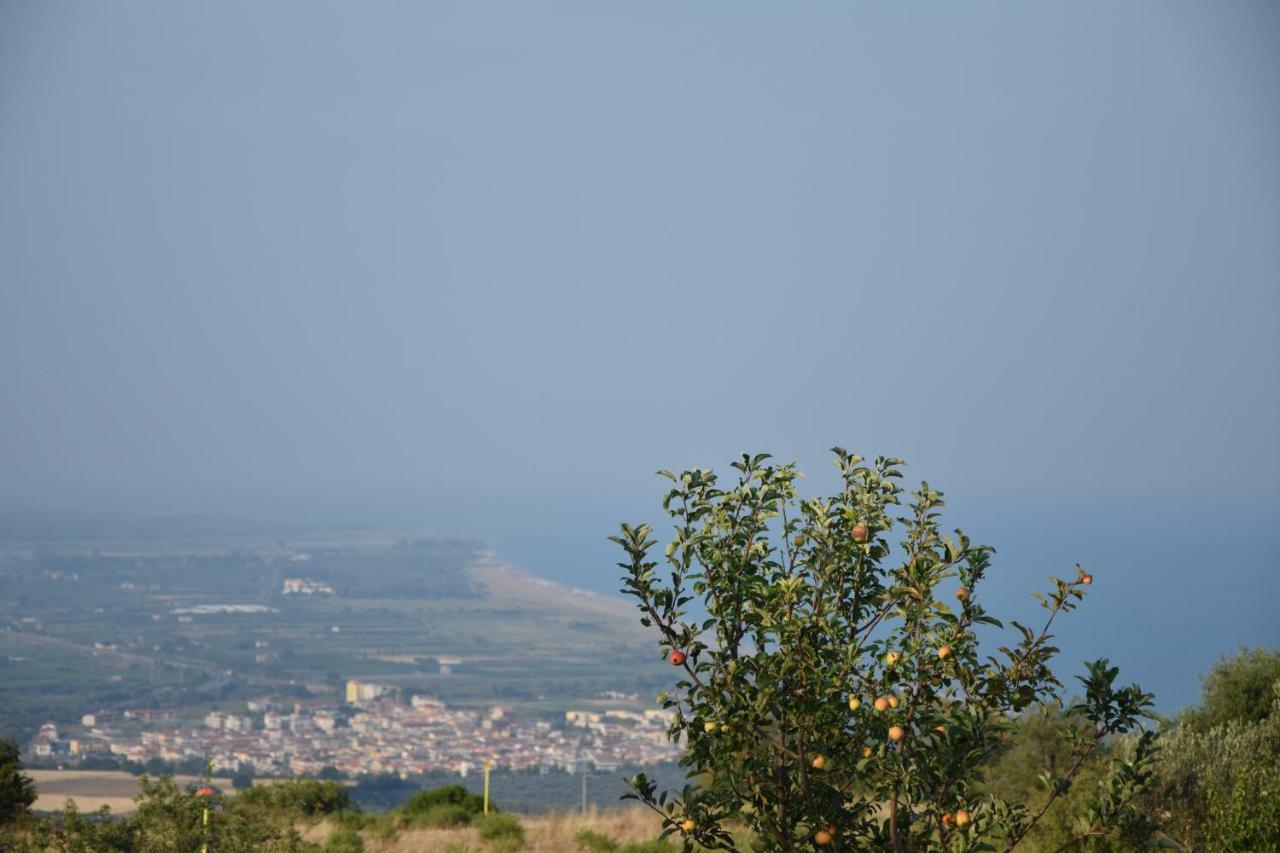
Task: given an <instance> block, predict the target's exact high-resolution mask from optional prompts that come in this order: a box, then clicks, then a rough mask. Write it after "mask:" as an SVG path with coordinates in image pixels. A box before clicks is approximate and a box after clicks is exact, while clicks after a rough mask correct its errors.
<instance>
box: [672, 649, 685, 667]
mask: <svg viewBox="0 0 1280 853" xmlns="http://www.w3.org/2000/svg"><path fill="white" fill-rule="evenodd" d="M684 658H685V654H684V652H682V651H680V650H679V649H673V650H672V652H671V665H672V666H680V665H681V664H683V663H684Z"/></svg>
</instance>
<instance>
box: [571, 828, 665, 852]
mask: <svg viewBox="0 0 1280 853" xmlns="http://www.w3.org/2000/svg"><path fill="white" fill-rule="evenodd" d="M573 843H574V844H576V845H577V846H578V849H580V850H586V851H590V853H675V849H676V848H675V847H673V846H672V845H671V844H669V843H667V842H666V841H662V840H654V841H628V842H626V843H625V844H622V843H619V842H618V841H617V840H616V839H614V838H613V837H612V836H610V835H606V834H605V833H603V832H596V831H595V830H594V829H582V830H579V831H578V832H577V834H575V835H574V836H573Z"/></svg>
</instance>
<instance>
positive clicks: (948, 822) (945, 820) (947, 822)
mask: <svg viewBox="0 0 1280 853" xmlns="http://www.w3.org/2000/svg"><path fill="white" fill-rule="evenodd" d="M955 822H956V816H955V815H953V814H952V813H951V812H947V813H946V814H944V815H943V816H942V825H943V826H946V827H951V826H954V825H955Z"/></svg>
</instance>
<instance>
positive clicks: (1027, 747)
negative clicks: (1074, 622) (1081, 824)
mask: <svg viewBox="0 0 1280 853" xmlns="http://www.w3.org/2000/svg"><path fill="white" fill-rule="evenodd" d="M1067 716H1068V712H1067V711H1066V710H1065V709H1064V708H1063V707H1062V705H1060V704H1057V703H1049V704H1044V705H1037V706H1035V707H1034V708H1031V709H1028V710H1027V711H1026V712H1025V713H1024V714H1023V715H1022V716H1021V718H1020V719H1019V721H1018V725H1017V726H1016V728H1014V730H1013V731H1012V732H1011V733H1010V735H1009V737H1008V739H1007V740H1006V741H1005V742H1004V743H1003V744H1001V746H1000V748H999V749H998V751H997V752H996V754H995V755H994V756H993V757H992V759H991V760H990V761H989V762H988V763H987V764H986V765H985V766H984V767H983V769H982V778H983V782H982V784H981V786H980V788H981V790H983V791H985V792H989V793H991V794H994V795H995V796H997V797H999V798H1001V799H1003V800H1006V801H1011V802H1028V801H1031V800H1033V799H1034V798H1035V797H1036V796H1037V795H1038V794H1039V793H1040V792H1041V791H1042V790H1043V789H1044V783H1043V782H1041V780H1040V776H1041V774H1043V773H1046V772H1048V773H1058V772H1061V771H1062V770H1063V769H1065V768H1066V767H1068V766H1069V764H1070V761H1071V754H1072V748H1071V743H1070V742H1069V741H1068V740H1067V739H1065V738H1063V737H1062V733H1063V732H1064V731H1066V730H1068V729H1069V727H1070V726H1071V725H1078V724H1079V722H1080V721H1079V720H1068V719H1065V718H1066V717H1067ZM1112 749H1113V745H1111V744H1106V743H1104V744H1102V745H1100V746H1099V748H1098V749H1097V750H1095V751H1094V753H1093V755H1091V756H1090V757H1089V758H1087V759H1086V760H1085V761H1084V763H1083V764H1082V765H1081V767H1080V770H1079V771H1078V772H1077V774H1076V779H1075V782H1074V784H1072V786H1071V788H1070V790H1068V791H1067V792H1066V793H1064V794H1062V795H1061V796H1059V797H1058V799H1057V800H1055V801H1054V802H1053V804H1052V805H1050V807H1049V808H1048V810H1047V811H1046V812H1045V814H1044V817H1042V818H1041V819H1040V822H1039V823H1038V824H1037V825H1036V826H1035V828H1034V829H1032V831H1031V832H1029V833H1028V834H1027V837H1026V840H1025V841H1024V842H1023V845H1022V847H1023V849H1025V850H1028V851H1038V850H1045V851H1053V850H1057V849H1058V848H1059V847H1060V846H1061V845H1063V844H1065V843H1067V842H1068V841H1070V840H1072V839H1074V838H1075V837H1076V830H1075V826H1076V815H1078V814H1080V812H1081V811H1082V810H1083V809H1085V808H1087V807H1088V802H1089V800H1090V798H1091V797H1092V796H1093V792H1094V789H1095V788H1096V786H1097V785H1098V784H1100V783H1101V782H1102V781H1103V780H1104V779H1105V778H1106V775H1107V766H1108V755H1109V754H1110V753H1111V751H1112ZM1095 849H1097V850H1111V849H1115V848H1114V846H1113V845H1112V844H1111V842H1103V843H1100V844H1097V843H1096V844H1095Z"/></svg>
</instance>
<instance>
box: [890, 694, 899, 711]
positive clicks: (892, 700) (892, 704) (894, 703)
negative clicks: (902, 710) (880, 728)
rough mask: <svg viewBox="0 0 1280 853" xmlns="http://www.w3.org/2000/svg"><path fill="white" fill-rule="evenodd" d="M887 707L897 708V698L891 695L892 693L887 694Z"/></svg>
mask: <svg viewBox="0 0 1280 853" xmlns="http://www.w3.org/2000/svg"><path fill="white" fill-rule="evenodd" d="M889 707H890V708H896V707H898V697H897V695H896V694H893V693H890V694H889Z"/></svg>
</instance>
